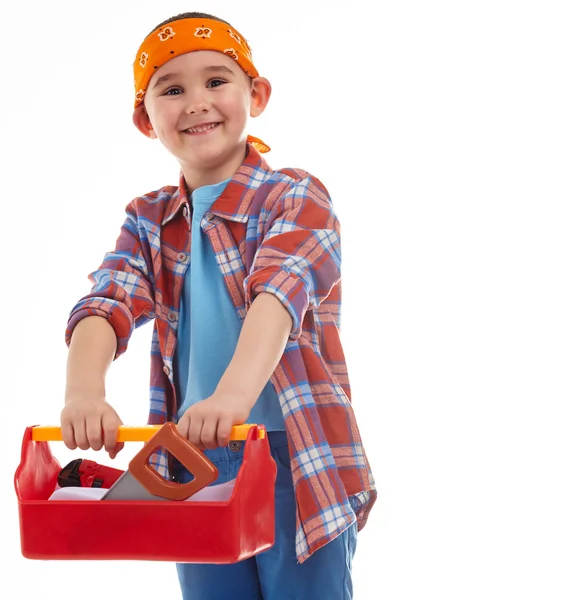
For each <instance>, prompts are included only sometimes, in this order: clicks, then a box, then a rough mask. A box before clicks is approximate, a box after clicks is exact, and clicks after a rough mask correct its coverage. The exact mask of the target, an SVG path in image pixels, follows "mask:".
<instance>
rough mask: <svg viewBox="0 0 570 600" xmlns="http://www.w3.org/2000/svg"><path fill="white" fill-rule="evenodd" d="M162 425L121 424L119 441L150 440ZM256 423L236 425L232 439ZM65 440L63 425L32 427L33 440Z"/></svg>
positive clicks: (262, 430) (243, 437)
mask: <svg viewBox="0 0 570 600" xmlns="http://www.w3.org/2000/svg"><path fill="white" fill-rule="evenodd" d="M161 427H162V425H143V426H139V427H132V426H128V425H121V426H120V427H119V431H118V432H117V442H148V441H149V440H150V439H151V438H152V436H153V435H154V434H155V433H156V432H157V431H158V430H159V429H160V428H161ZM252 427H257V425H254V424H245V425H234V426H233V427H232V432H231V434H230V440H232V441H237V440H242V441H245V440H246V439H247V434H248V432H249V430H250V429H251V428H252ZM258 437H259V439H263V438H264V437H265V428H263V427H260V428H258ZM62 440H63V437H62V434H61V427H58V426H55V425H38V426H36V427H33V428H32V441H34V442H61V441H62Z"/></svg>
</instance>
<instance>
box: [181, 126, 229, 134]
mask: <svg viewBox="0 0 570 600" xmlns="http://www.w3.org/2000/svg"><path fill="white" fill-rule="evenodd" d="M218 125H220V123H207V124H204V125H196V127H189V128H188V129H184V131H183V133H187V134H188V135H203V134H205V133H208V132H209V131H213V130H214V129H216V127H218Z"/></svg>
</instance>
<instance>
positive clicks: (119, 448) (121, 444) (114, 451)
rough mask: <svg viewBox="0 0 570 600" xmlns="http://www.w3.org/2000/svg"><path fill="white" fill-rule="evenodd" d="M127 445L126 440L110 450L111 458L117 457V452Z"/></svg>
mask: <svg viewBox="0 0 570 600" xmlns="http://www.w3.org/2000/svg"><path fill="white" fill-rule="evenodd" d="M124 447H125V444H124V442H119V443H117V444H116V445H115V448H114V449H113V450H111V451H110V452H109V458H111V459H112V458H115V457H116V456H117V454H119V452H120V451H121V450H122V449H123V448H124Z"/></svg>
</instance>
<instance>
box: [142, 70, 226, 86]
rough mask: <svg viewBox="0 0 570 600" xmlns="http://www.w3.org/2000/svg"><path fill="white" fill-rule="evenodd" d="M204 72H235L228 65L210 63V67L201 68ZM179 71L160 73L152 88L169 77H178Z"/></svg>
mask: <svg viewBox="0 0 570 600" xmlns="http://www.w3.org/2000/svg"><path fill="white" fill-rule="evenodd" d="M203 71H204V72H206V73H225V74H230V75H235V73H234V72H233V71H232V70H231V69H229V68H228V67H225V66H224V65H212V66H210V67H205V68H204V69H203ZM178 75H179V73H166V74H165V75H161V76H160V77H159V78H158V79H157V80H156V81H155V82H154V84H153V85H152V88H153V89H154V88H156V87H158V86H159V85H161V84H162V83H165V82H166V81H169V80H170V79H173V78H175V77H178Z"/></svg>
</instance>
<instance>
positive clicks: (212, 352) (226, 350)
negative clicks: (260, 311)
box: [175, 179, 285, 431]
mask: <svg viewBox="0 0 570 600" xmlns="http://www.w3.org/2000/svg"><path fill="white" fill-rule="evenodd" d="M229 181H230V179H226V180H225V181H222V182H220V183H217V184H213V185H206V186H203V187H200V188H198V189H196V190H194V192H193V193H192V196H191V202H192V207H193V211H192V246H191V250H190V266H189V267H188V270H187V271H186V275H185V277H184V284H183V288H182V298H181V306H180V320H179V323H178V339H177V346H176V357H175V369H176V371H175V372H177V373H178V375H177V379H176V382H177V386H178V393H179V395H180V398H181V402H180V404H179V406H180V409H179V411H178V418H180V417H181V416H182V415H183V414H184V412H186V410H187V409H188V408H189V407H190V406H191V405H192V404H195V403H196V402H199V401H200V400H205V399H206V398H208V397H209V396H211V395H212V394H213V393H214V391H215V389H216V387H217V385H218V383H219V381H220V379H221V378H222V375H223V374H224V372H225V370H226V368H227V366H228V365H229V363H230V361H231V359H232V356H233V354H234V351H235V349H236V346H237V342H238V338H239V335H240V331H241V325H242V324H241V321H240V319H239V317H238V315H237V313H236V309H235V307H234V305H233V302H232V299H231V297H230V295H229V292H228V289H227V288H226V284H225V282H224V278H223V275H222V273H221V271H220V268H219V266H218V264H217V262H216V257H215V254H214V250H213V249H212V245H211V244H210V240H209V239H208V237H207V235H206V234H205V233H204V232H203V231H202V227H201V223H202V219H203V218H204V215H205V213H206V212H207V211H208V210H209V209H210V207H211V206H212V204H213V203H214V201H215V200H216V199H217V198H218V197H219V196H220V195H221V193H222V192H223V191H224V189H225V188H226V186H227V184H228V182H229ZM246 422H247V423H259V424H263V425H265V427H266V428H267V430H268V431H278V430H284V429H285V422H284V419H283V413H282V410H281V405H280V403H279V399H278V397H277V394H276V392H275V388H274V387H273V384H272V383H271V382H268V383H267V385H266V386H265V388H264V389H263V391H262V392H261V394H260V396H259V398H258V400H257V402H256V403H255V405H254V407H253V409H252V410H251V413H250V415H249V418H248V419H247V421H246Z"/></svg>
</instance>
